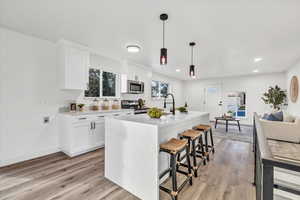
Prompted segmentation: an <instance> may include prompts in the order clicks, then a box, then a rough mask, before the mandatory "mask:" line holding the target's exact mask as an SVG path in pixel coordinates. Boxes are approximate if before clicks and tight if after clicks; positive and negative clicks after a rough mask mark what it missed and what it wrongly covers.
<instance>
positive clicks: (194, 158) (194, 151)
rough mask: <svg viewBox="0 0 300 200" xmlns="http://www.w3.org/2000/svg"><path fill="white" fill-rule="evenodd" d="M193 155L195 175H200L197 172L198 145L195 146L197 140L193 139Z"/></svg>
mask: <svg viewBox="0 0 300 200" xmlns="http://www.w3.org/2000/svg"><path fill="white" fill-rule="evenodd" d="M192 156H193V169H194V174H195V177H198V173H197V160H196V146H195V140H193V141H192Z"/></svg>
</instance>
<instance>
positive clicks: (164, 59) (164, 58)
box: [160, 48, 168, 65]
mask: <svg viewBox="0 0 300 200" xmlns="http://www.w3.org/2000/svg"><path fill="white" fill-rule="evenodd" d="M167 63H168V50H167V49H166V48H161V49H160V64H161V65H166V64H167Z"/></svg>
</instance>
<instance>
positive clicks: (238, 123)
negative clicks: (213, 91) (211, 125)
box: [215, 117, 241, 132]
mask: <svg viewBox="0 0 300 200" xmlns="http://www.w3.org/2000/svg"><path fill="white" fill-rule="evenodd" d="M215 119H216V122H215V128H217V124H218V121H225V122H226V132H228V122H230V121H231V122H237V126H238V127H239V131H240V132H241V126H240V120H239V119H236V118H234V117H215Z"/></svg>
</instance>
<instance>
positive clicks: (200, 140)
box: [199, 135, 206, 165]
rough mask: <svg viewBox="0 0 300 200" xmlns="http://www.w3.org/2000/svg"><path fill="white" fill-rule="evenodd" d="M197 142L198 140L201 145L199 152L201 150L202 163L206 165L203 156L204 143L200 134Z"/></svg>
mask: <svg viewBox="0 0 300 200" xmlns="http://www.w3.org/2000/svg"><path fill="white" fill-rule="evenodd" d="M199 142H200V145H201V152H202V156H203V164H204V165H206V158H205V152H204V144H203V138H202V135H200V137H199Z"/></svg>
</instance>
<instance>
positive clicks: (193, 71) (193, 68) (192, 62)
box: [190, 42, 196, 78]
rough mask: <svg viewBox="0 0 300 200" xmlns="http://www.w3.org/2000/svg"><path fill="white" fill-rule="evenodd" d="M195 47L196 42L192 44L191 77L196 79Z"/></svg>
mask: <svg viewBox="0 0 300 200" xmlns="http://www.w3.org/2000/svg"><path fill="white" fill-rule="evenodd" d="M195 45H196V43H195V42H190V47H191V65H190V77H192V78H196V73H195V65H194V46H195Z"/></svg>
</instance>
